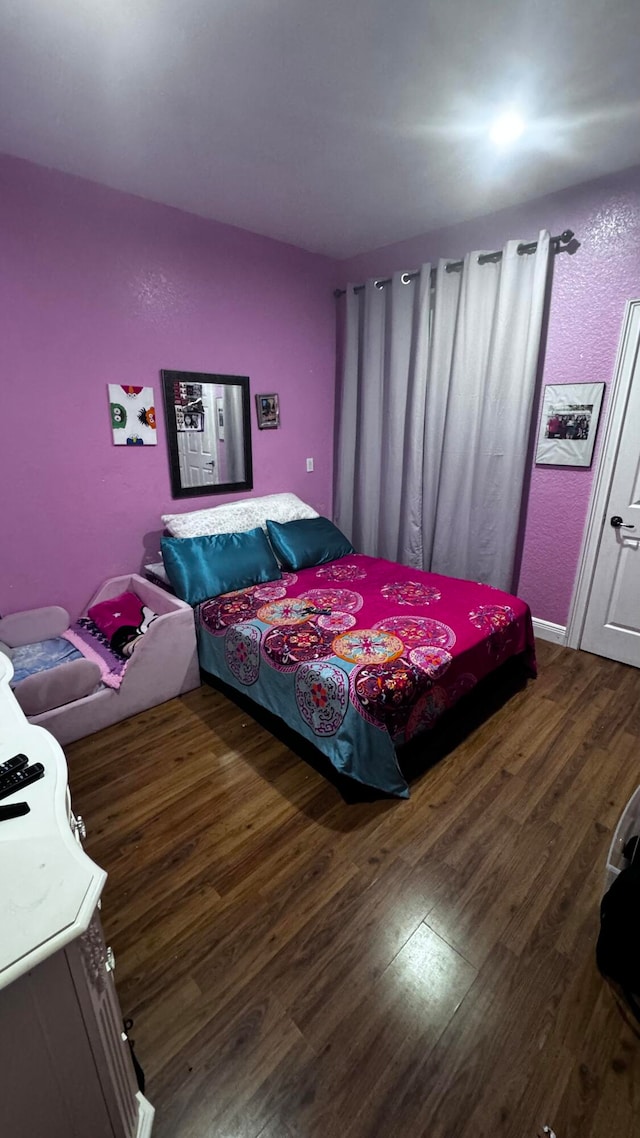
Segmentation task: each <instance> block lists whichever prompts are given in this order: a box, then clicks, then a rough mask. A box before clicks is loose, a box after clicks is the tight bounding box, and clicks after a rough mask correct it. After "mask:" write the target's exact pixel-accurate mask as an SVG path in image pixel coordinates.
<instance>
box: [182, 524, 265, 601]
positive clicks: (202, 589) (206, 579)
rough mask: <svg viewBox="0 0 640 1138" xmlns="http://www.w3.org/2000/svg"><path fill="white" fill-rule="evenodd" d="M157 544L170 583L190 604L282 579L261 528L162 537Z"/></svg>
mask: <svg viewBox="0 0 640 1138" xmlns="http://www.w3.org/2000/svg"><path fill="white" fill-rule="evenodd" d="M160 544H161V546H162V559H163V561H164V564H165V568H166V570H167V574H168V576H169V580H170V581H171V584H172V585H173V587H174V589H175V591H176V593H177V595H178V596H179V597H180V598H181V599H182V600H183V601H187V603H188V604H190V605H197V604H199V603H200V601H206V600H207V598H208V597H217V596H219V595H220V593H230V592H231V591H232V590H234V589H246V588H247V586H249V585H259V584H263V583H264V582H266V581H277V580H278V578H280V577H282V573H281V572H280V569H279V568H278V562H277V561H276V559H275V557H274V556H273V550H272V549H271V546H270V545H269V542H268V540H267V537H266V535H265V534H264V533H263V531H262V530H261V529H260V527H257V528H256V529H252V530H249V531H248V532H247V533H215V534H213V533H210V534H205V535H203V536H202V537H163V538H162V540H161V543H160Z"/></svg>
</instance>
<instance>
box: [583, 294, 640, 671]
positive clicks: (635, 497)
mask: <svg viewBox="0 0 640 1138" xmlns="http://www.w3.org/2000/svg"><path fill="white" fill-rule="evenodd" d="M639 349H640V302H638V301H636V302H632V304H631V305H630V306H629V308H628V311H627V319H626V321H625V326H624V328H623V334H622V341H621V345H620V351H619V355H618V370H617V390H616V396H617V397H616V399H615V406H614V407H613V408H612V412H611V419H612V422H611V424H610V428H609V429H608V430H607V440H606V443H605V451H604V454H603V457H602V464H603V467H605V475H606V482H605V484H604V485H602V486H601V487H600V491H601V492H600V502H599V509H598V514H597V515H595V516H594V515H592V518H593V524H594V528H595V526H596V525H597V524H599V525H600V529H601V532H600V539H599V542H598V544H597V553H596V558H595V566H594V570H593V576H592V583H591V591H590V594H589V600H588V604H587V612H586V618H585V623H584V630H583V634H582V639H581V641H580V647H581V648H583V649H584V650H585V651H587V652H596V653H597V654H598V655H599V656H608V657H609V658H610V659H611V660H620V661H621V662H622V663H623V664H635V666H636V667H640V351H639ZM603 507H604V508H603ZM594 540H595V538H594Z"/></svg>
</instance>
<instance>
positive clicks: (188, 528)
mask: <svg viewBox="0 0 640 1138" xmlns="http://www.w3.org/2000/svg"><path fill="white" fill-rule="evenodd" d="M317 516H318V513H317V511H316V510H314V509H313V508H312V507H311V506H308V505H307V504H306V502H303V501H302V500H301V499H300V498H298V496H297V495H296V494H290V493H287V494H263V495H262V496H261V497H258V498H242V499H240V501H238V502H225V503H224V504H223V505H222V506H210V507H209V508H208V509H206V510H190V511H189V512H188V513H185V514H163V515H162V521H163V524H164V525H165V526H166V528H167V529H168V530H169V533H170V534H171V536H172V537H202V536H204V534H207V533H232V532H233V533H246V532H247V531H248V530H252V529H255V528H256V527H257V526H261V527H262V529H263V530H265V531H266V524H265V523H266V520H267V518H273V520H274V521H276V522H291V521H294V520H296V519H297V518H317Z"/></svg>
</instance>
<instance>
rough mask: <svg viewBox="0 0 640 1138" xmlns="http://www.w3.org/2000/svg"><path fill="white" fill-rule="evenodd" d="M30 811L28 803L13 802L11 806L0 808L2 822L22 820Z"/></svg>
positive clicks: (0, 820)
mask: <svg viewBox="0 0 640 1138" xmlns="http://www.w3.org/2000/svg"><path fill="white" fill-rule="evenodd" d="M30 809H31V807H30V806H29V803H28V802H12V803H11V805H10V806H0V822H4V821H5V820H7V821H8V819H9V818H21V817H22V815H23V814H28V813H29V811H30Z"/></svg>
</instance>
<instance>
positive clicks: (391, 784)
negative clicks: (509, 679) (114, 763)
mask: <svg viewBox="0 0 640 1138" xmlns="http://www.w3.org/2000/svg"><path fill="white" fill-rule="evenodd" d="M197 625H198V643H199V652H200V663H201V666H202V668H203V669H204V670H205V671H206V672H209V673H210V674H211V675H213V676H216V677H218V678H219V679H221V680H223V681H224V682H225V683H227V684H230V685H231V686H232V687H234V688H237V689H238V690H239V691H244V692H245V693H246V694H247V695H249V696H251V698H252V699H254V700H255V701H256V703H259V704H261V705H262V706H263V707H266V708H268V709H269V710H270V711H272V712H274V713H275V714H276V715H278V716H280V718H281V719H283V720H284V721H285V722H286V723H288V724H289V726H291V727H293V728H294V729H295V730H296V731H298V732H299V733H300V734H301V735H303V736H305V738H307V739H309V740H311V742H313V743H315V745H316V746H317V747H318V748H319V750H320V751H322V752H323V753H324V754H325V755H326V756H327V757H328V758H329V760H330V761H331V763H332V764H333V766H334V767H335V768H336V769H337V770H338V771H340V772H341V773H342V774H344V775H348V776H349V777H350V778H353V779H356V780H357V781H358V782H361V783H364V784H365V785H367V786H371V787H375V788H376V789H379V790H383V791H386V792H387V793H389V794H394V795H397V796H399V797H401V798H407V797H408V796H409V789H408V786H407V783H406V781H405V779H404V778H403V776H402V773H401V771H400V768H399V766H398V761H397V756H396V747H397V746H399V745H400V744H402V743H404V742H409V741H410V740H412V739H414V738H415V737H416V736H417V735H420V734H422V733H423V732H427V731H429V729H430V728H431V727H433V725H434V724H435V723H436V722H437V720H438V719H439V718H440V716H441V715H442V714H443V713H444V712H445V711H446V710H447V709H448V708H451V707H453V706H454V704H456V703H457V701H458V700H459V699H460V698H461V697H462V696H463V695H464V694H465V693H466V692H468V691H470V690H471V688H473V687H474V686H475V685H476V684H477V683H478V681H479V680H481V679H482V678H483V677H484V676H486V675H487V674H488V673H489V672H491V671H493V670H495V669H496V668H497V667H498V666H499V665H500V664H502V663H503V662H504V661H505V660H507V659H508V658H509V657H510V656H516V655H519V654H521V653H523V654H525V659H526V662H527V664H528V665H529V667H530V669H531V671H532V673H535V653H534V640H533V631H532V625H531V615H530V612H529V609H528V607H527V605H526V604H524V602H523V601H521V600H519V599H518V598H517V597H513V596H511V595H510V594H509V593H503V592H501V591H499V590H497V589H494V588H492V587H490V586H488V585H481V584H477V583H476V582H474V581H460V580H456V579H455V578H452V577H442V576H439V575H438V574H436V573H423V572H421V571H419V570H416V569H410V568H407V567H405V566H403V565H397V564H396V563H395V562H392V561H383V560H382V559H380V558H374V557H365V556H364V555H361V554H351V555H349V556H348V557H343V558H340V559H339V560H338V561H331V562H329V563H328V564H326V565H321V566H318V567H317V568H312V569H304V570H302V571H301V572H299V573H297V574H295V573H285V574H284V575H283V577H282V580H280V581H273V582H272V583H270V584H267V585H256V586H252V587H251V588H248V589H242V590H240V591H239V592H233V593H226V594H224V595H222V596H218V597H214V598H213V599H212V600H208V601H205V602H204V603H203V604H201V605H200V606H199V610H198V614H197ZM425 741H426V740H425Z"/></svg>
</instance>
